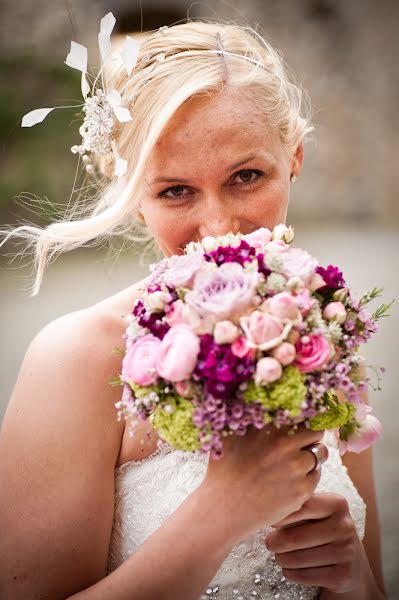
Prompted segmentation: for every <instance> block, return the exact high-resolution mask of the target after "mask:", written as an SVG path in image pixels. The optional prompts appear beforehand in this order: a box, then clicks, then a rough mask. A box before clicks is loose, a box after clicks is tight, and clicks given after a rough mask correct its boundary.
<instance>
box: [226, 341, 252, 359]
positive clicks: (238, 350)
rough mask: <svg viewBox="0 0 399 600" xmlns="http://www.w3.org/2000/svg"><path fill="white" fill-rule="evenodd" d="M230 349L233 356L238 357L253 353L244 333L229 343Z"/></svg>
mask: <svg viewBox="0 0 399 600" xmlns="http://www.w3.org/2000/svg"><path fill="white" fill-rule="evenodd" d="M231 351H232V353H233V354H234V356H238V358H243V357H244V356H247V355H248V354H255V350H254V349H253V348H251V346H250V345H249V344H248V339H247V338H246V337H245V335H241V336H240V337H238V338H237V339H236V340H234V342H233V343H232V345H231Z"/></svg>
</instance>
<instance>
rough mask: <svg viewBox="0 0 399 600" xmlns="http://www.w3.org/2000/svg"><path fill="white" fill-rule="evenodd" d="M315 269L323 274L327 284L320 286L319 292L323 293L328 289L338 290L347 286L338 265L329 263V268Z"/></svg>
mask: <svg viewBox="0 0 399 600" xmlns="http://www.w3.org/2000/svg"><path fill="white" fill-rule="evenodd" d="M315 271H316V273H318V274H319V275H321V276H322V278H323V279H324V281H325V285H324V286H323V287H321V288H319V289H318V290H317V291H318V292H321V293H323V292H326V291H328V290H337V289H339V288H342V287H346V282H345V280H344V277H343V275H342V273H341V271H340V270H339V269H338V267H334V266H333V265H328V267H327V269H324V268H323V267H316V269H315Z"/></svg>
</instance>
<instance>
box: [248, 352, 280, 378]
mask: <svg viewBox="0 0 399 600" xmlns="http://www.w3.org/2000/svg"><path fill="white" fill-rule="evenodd" d="M282 374H283V368H282V366H281V364H280V363H279V362H278V360H276V359H275V358H272V357H270V356H265V357H264V358H261V359H260V360H258V362H257V364H256V372H255V383H256V384H258V385H259V384H264V385H267V384H268V383H272V382H273V381H277V379H280V377H281V375H282Z"/></svg>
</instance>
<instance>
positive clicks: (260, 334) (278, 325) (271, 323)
mask: <svg viewBox="0 0 399 600" xmlns="http://www.w3.org/2000/svg"><path fill="white" fill-rule="evenodd" d="M240 323H241V326H242V327H243V329H244V331H245V332H246V333H247V336H248V338H249V339H250V341H251V342H253V343H254V344H257V345H260V344H264V343H265V342H270V341H271V340H274V339H276V338H279V336H280V335H281V332H282V331H283V324H282V322H281V321H280V319H279V318H278V317H275V316H273V315H270V314H268V313H265V312H262V311H260V310H254V311H253V312H252V313H251V314H250V316H249V317H241V319H240Z"/></svg>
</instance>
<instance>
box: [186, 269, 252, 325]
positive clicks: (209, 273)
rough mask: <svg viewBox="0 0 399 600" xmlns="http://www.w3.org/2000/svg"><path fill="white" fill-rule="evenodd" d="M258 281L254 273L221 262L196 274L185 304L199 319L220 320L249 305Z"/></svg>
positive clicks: (241, 310)
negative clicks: (218, 265)
mask: <svg viewBox="0 0 399 600" xmlns="http://www.w3.org/2000/svg"><path fill="white" fill-rule="evenodd" d="M258 279H259V273H258V272H257V271H256V272H254V271H251V272H247V271H244V269H243V268H242V266H241V265H239V264H237V263H233V262H230V263H224V264H222V265H221V266H220V267H218V268H215V269H209V270H208V269H207V270H205V271H199V272H198V273H197V275H196V277H195V280H194V285H193V289H192V290H190V291H188V292H187V294H186V296H185V301H186V303H187V304H189V305H190V306H192V307H193V308H194V309H195V310H196V311H197V312H198V314H199V315H200V316H201V317H211V318H213V317H214V318H216V320H218V321H222V320H224V319H228V318H229V317H230V316H232V315H234V314H235V313H241V312H243V311H244V310H245V309H247V308H248V307H249V306H251V304H252V303H253V300H254V297H255V295H256V285H257V283H258Z"/></svg>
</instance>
